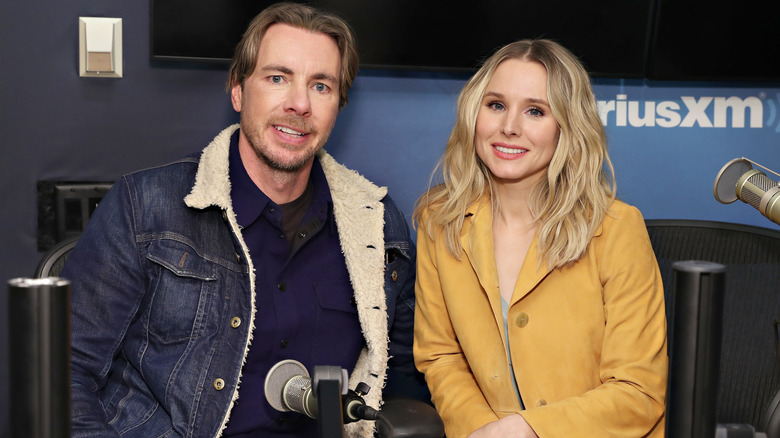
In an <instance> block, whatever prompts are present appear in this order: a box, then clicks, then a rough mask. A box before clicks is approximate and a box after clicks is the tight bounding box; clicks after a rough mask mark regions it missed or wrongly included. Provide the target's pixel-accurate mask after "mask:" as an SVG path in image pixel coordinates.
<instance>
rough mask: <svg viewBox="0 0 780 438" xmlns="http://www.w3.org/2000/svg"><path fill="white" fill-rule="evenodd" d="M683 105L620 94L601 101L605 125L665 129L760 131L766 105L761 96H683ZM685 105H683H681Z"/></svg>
mask: <svg viewBox="0 0 780 438" xmlns="http://www.w3.org/2000/svg"><path fill="white" fill-rule="evenodd" d="M680 99H681V101H682V102H678V101H673V100H665V101H660V102H655V101H636V100H628V96H627V95H625V94H618V95H617V99H616V100H599V101H598V102H597V104H598V110H599V116H600V117H601V123H603V124H604V126H610V125H612V126H633V127H645V126H646V127H653V126H660V127H662V128H675V127H681V128H690V127H694V126H696V127H699V128H745V127H746V125H745V122H746V121H747V127H749V128H761V127H763V126H764V124H763V118H764V105H763V103H762V102H761V99H759V98H758V97H746V98H744V99H742V98H739V97H735V96H732V97H699V98H698V99H697V98H695V97H692V96H681V97H680ZM681 103H682V104H681Z"/></svg>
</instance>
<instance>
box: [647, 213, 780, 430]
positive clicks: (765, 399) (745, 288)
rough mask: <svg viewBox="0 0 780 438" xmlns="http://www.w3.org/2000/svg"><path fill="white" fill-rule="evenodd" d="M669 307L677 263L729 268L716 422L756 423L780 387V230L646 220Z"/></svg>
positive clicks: (727, 270) (695, 221) (716, 223)
mask: <svg viewBox="0 0 780 438" xmlns="http://www.w3.org/2000/svg"><path fill="white" fill-rule="evenodd" d="M646 224H647V230H648V233H649V234H650V242H651V243H652V245H653V249H654V250H655V254H656V257H657V259H658V265H659V267H660V269H661V276H662V277H663V283H664V290H665V292H664V294H665V298H666V303H667V306H666V308H667V318H668V317H669V316H670V315H669V309H670V307H671V306H670V303H671V302H672V297H671V294H672V290H671V285H672V264H673V263H674V262H676V261H680V260H702V261H710V262H716V263H720V264H723V265H725V266H726V278H725V280H726V295H725V297H724V308H723V343H722V348H721V359H720V384H719V388H718V402H717V406H718V408H717V417H716V418H717V421H718V423H720V424H726V423H747V424H751V425H754V426H755V425H758V424H759V421H760V420H761V417H762V415H763V414H764V412H765V410H766V407H767V406H768V405H769V403H770V401H771V400H772V397H773V396H774V393H775V392H776V391H777V389H778V387H780V366H779V364H778V357H777V354H776V352H775V347H776V332H775V325H774V322H775V320H776V319H780V231H778V230H773V229H769V228H762V227H754V226H749V225H741V224H731V223H724V222H711V221H697V220H665V219H651V220H647V221H646Z"/></svg>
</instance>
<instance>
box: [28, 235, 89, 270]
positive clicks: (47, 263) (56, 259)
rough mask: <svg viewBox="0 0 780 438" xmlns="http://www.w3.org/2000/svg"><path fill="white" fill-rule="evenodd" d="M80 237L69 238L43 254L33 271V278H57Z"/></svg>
mask: <svg viewBox="0 0 780 438" xmlns="http://www.w3.org/2000/svg"><path fill="white" fill-rule="evenodd" d="M79 237H81V235H76V236H71V237H68V238H66V239H65V240H63V241H61V242H58V243H57V244H55V245H54V246H53V247H52V248H51V249H50V250H49V251H47V252H46V254H44V256H43V258H41V261H40V262H38V267H37V268H36V269H35V274H34V277H35V278H46V277H58V276H59V275H60V272H62V268H63V267H65V261H66V260H67V259H68V255H69V254H70V252H71V250H73V247H75V246H76V242H78V240H79Z"/></svg>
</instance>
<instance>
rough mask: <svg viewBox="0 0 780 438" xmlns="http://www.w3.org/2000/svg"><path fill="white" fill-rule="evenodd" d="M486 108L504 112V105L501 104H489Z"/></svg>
mask: <svg viewBox="0 0 780 438" xmlns="http://www.w3.org/2000/svg"><path fill="white" fill-rule="evenodd" d="M487 106H488V108H492V109H494V110H496V111H503V110H504V104H503V103H501V102H490V103H488V105H487Z"/></svg>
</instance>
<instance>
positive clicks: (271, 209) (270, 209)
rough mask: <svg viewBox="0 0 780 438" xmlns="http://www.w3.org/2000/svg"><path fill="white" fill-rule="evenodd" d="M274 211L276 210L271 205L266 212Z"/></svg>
mask: <svg viewBox="0 0 780 438" xmlns="http://www.w3.org/2000/svg"><path fill="white" fill-rule="evenodd" d="M274 211H276V210H275V209H274V208H273V207H271V208H269V209H268V212H269V213H273V212H274Z"/></svg>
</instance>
